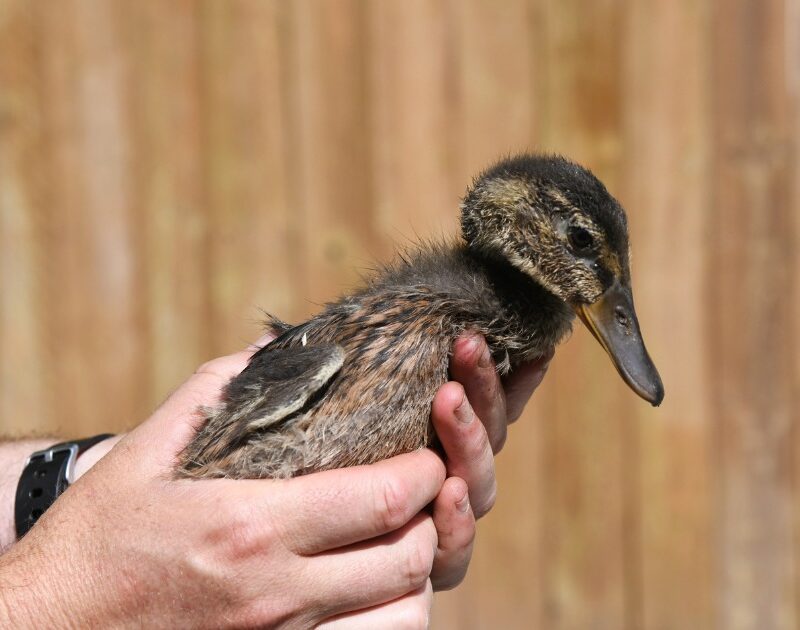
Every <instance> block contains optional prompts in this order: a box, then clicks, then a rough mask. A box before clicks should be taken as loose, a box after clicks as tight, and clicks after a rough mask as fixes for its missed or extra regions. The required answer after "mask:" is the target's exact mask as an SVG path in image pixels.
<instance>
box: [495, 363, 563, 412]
mask: <svg viewBox="0 0 800 630" xmlns="http://www.w3.org/2000/svg"><path fill="white" fill-rule="evenodd" d="M554 354H555V351H554V350H553V349H552V348H551V349H550V350H549V351H548V353H547V354H545V355H544V356H543V357H541V358H539V359H536V361H532V362H531V363H524V364H522V365H520V366H518V367H516V368H514V371H513V372H512V373H511V374H509V375H508V376H507V377H506V378H504V379H503V388H504V389H505V392H506V407H507V413H508V422H509V424H510V423H512V422H516V421H517V420H518V419H519V417H520V416H521V415H522V410H523V409H524V408H525V405H526V404H527V402H528V399H529V398H530V397H531V394H533V392H534V390H535V389H536V388H537V387H539V385H540V384H541V382H542V379H544V376H545V374H546V373H547V368H548V367H549V366H550V361H551V360H552V359H553V355H554Z"/></svg>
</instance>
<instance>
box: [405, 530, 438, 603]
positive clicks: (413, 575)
mask: <svg viewBox="0 0 800 630" xmlns="http://www.w3.org/2000/svg"><path fill="white" fill-rule="evenodd" d="M426 533H427V532H426ZM434 541H435V530H434ZM434 547H435V542H434V544H431V541H430V539H429V536H428V535H426V536H424V537H423V538H422V539H421V540H415V541H413V542H412V543H411V544H410V546H409V549H408V552H407V553H406V556H405V577H406V581H407V586H408V587H409V590H410V589H415V588H419V587H420V586H422V585H424V584H425V582H426V581H427V580H428V578H429V577H430V574H431V570H432V569H433V560H434V556H435V551H434Z"/></svg>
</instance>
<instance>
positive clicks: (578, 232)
mask: <svg viewBox="0 0 800 630" xmlns="http://www.w3.org/2000/svg"><path fill="white" fill-rule="evenodd" d="M567 237H568V238H569V244H570V245H572V247H573V248H574V249H575V250H576V251H585V250H588V249H590V248H591V247H592V245H593V244H594V238H592V235H591V233H590V232H589V230H587V229H585V228H582V227H578V226H575V225H573V226H572V227H571V228H570V229H569V232H568V233H567Z"/></svg>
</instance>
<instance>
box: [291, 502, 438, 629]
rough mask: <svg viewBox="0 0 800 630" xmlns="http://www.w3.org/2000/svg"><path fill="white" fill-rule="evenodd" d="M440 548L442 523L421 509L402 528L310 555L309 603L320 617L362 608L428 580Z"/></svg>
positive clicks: (307, 582)
mask: <svg viewBox="0 0 800 630" xmlns="http://www.w3.org/2000/svg"><path fill="white" fill-rule="evenodd" d="M435 553H436V528H435V527H434V525H433V520H432V519H431V517H430V516H428V515H426V514H417V515H416V516H415V517H414V518H412V519H411V521H409V522H408V523H407V524H406V525H405V526H403V527H402V528H400V529H399V530H397V531H394V532H391V533H389V534H386V535H384V536H380V537H378V538H375V539H373V540H368V541H365V542H361V543H358V544H356V545H351V546H349V547H345V548H343V549H337V550H335V551H329V552H325V553H322V554H318V555H315V556H311V557H310V558H307V559H306V560H307V564H306V569H305V571H306V572H305V576H304V578H305V580H304V582H305V583H306V584H308V589H307V590H306V596H307V597H308V598H309V601H308V606H309V607H310V609H311V610H314V611H317V612H318V615H319V617H318V618H320V619H327V618H328V617H331V616H333V615H336V614H339V613H343V612H350V611H353V610H362V609H364V608H367V607H369V606H376V605H379V604H383V603H386V602H390V601H392V600H395V599H397V598H398V597H403V596H404V595H407V594H408V593H412V592H414V591H416V590H417V589H419V588H422V587H424V586H425V584H426V582H427V581H428V579H429V577H430V573H431V568H432V566H433V558H434V555H435Z"/></svg>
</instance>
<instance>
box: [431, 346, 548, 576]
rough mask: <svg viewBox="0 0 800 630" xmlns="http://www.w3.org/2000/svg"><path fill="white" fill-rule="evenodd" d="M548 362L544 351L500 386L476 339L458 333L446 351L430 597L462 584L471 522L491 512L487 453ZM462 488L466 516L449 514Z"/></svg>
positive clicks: (438, 413) (493, 489) (436, 412)
mask: <svg viewBox="0 0 800 630" xmlns="http://www.w3.org/2000/svg"><path fill="white" fill-rule="evenodd" d="M552 358H553V352H552V351H551V352H550V353H548V354H547V355H546V356H544V357H542V358H541V359H539V360H537V361H535V362H532V363H529V364H526V365H522V366H519V367H518V368H517V369H516V370H514V372H513V373H512V374H510V375H509V376H508V377H507V378H505V379H502V380H501V379H500V378H499V376H498V375H497V371H496V370H495V365H494V362H493V361H492V359H491V356H490V354H489V349H488V347H487V346H486V342H485V341H484V339H483V337H481V336H480V335H474V334H464V335H462V336H461V337H459V338H458V339H457V340H456V342H455V344H454V345H453V356H452V359H451V361H450V376H451V378H452V379H453V381H451V382H449V383H446V384H445V385H444V386H442V387H441V388H440V389H439V391H438V392H437V394H436V397H435V398H434V400H433V406H432V409H431V419H432V421H433V425H434V427H435V429H436V434H437V435H438V437H439V440H440V441H441V444H442V448H443V450H444V452H445V464H446V467H447V475H448V478H447V480H446V481H445V483H444V486H443V487H442V490H441V492H440V493H439V495H438V496H437V498H436V503H435V504H434V510H433V519H434V523H435V524H436V530H437V532H438V533H439V543H438V546H437V551H436V558H435V559H434V563H433V570H432V572H431V581H432V583H433V588H434V590H446V589H449V588H453V587H454V586H457V585H458V584H459V583H460V582H461V581H462V580H463V579H464V575H465V574H466V571H467V567H468V565H469V560H470V557H471V555H472V541H473V538H474V536H475V518H480V517H482V516H483V515H485V514H486V513H487V512H488V511H489V510H490V509H491V508H492V506H493V505H494V502H495V497H496V494H497V482H496V479H495V473H494V454H495V453H498V452H499V451H500V450H501V449H502V447H503V444H504V443H505V440H506V433H507V426H508V424H511V423H513V422H515V421H516V420H517V419H518V418H519V416H520V415H521V414H522V410H523V407H524V406H525V403H527V401H528V399H529V398H530V396H531V394H532V393H533V391H534V390H535V389H536V388H537V387H538V386H539V384H540V383H541V382H542V379H543V378H544V375H545V373H546V372H547V368H548V366H549V364H550V360H551V359H552ZM476 420H477V421H476ZM467 488H468V489H469V503H470V505H471V510H466V511H461V510H458V509H454V508H453V507H452V506H453V505H454V503H455V501H456V498H457V497H461V496H463V495H464V493H465V492H466V491H467V490H466V489H467ZM473 512H474V517H473Z"/></svg>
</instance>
